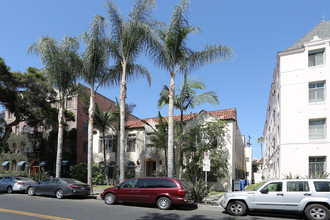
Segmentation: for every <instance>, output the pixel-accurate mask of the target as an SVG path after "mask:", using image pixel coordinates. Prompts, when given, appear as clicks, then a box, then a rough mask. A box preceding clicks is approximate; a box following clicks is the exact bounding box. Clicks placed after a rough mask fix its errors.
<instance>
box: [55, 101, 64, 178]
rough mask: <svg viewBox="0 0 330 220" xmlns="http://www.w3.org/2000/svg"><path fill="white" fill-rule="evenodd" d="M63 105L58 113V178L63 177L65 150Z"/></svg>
mask: <svg viewBox="0 0 330 220" xmlns="http://www.w3.org/2000/svg"><path fill="white" fill-rule="evenodd" d="M63 105H64V103H61V104H60V109H59V112H58V134H57V155H56V178H60V177H61V168H62V149H63V108H64V107H63Z"/></svg>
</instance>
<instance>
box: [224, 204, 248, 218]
mask: <svg viewBox="0 0 330 220" xmlns="http://www.w3.org/2000/svg"><path fill="white" fill-rule="evenodd" d="M227 212H228V213H229V214H230V215H236V216H241V215H244V214H245V212H246V205H245V203H244V202H241V201H232V202H230V203H229V204H228V206H227Z"/></svg>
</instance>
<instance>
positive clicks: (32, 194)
mask: <svg viewBox="0 0 330 220" xmlns="http://www.w3.org/2000/svg"><path fill="white" fill-rule="evenodd" d="M27 193H28V195H29V196H34V188H33V187H30V188H28V191H27Z"/></svg>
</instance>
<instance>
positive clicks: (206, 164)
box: [203, 152, 211, 187]
mask: <svg viewBox="0 0 330 220" xmlns="http://www.w3.org/2000/svg"><path fill="white" fill-rule="evenodd" d="M210 170H211V161H210V157H209V153H208V152H204V159H203V171H205V186H206V187H207V172H209V171H210Z"/></svg>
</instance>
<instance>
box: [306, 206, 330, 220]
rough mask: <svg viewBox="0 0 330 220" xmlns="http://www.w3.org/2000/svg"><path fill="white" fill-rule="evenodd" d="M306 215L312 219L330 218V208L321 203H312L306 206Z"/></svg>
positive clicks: (324, 219)
mask: <svg viewBox="0 0 330 220" xmlns="http://www.w3.org/2000/svg"><path fill="white" fill-rule="evenodd" d="M304 212H305V215H306V217H307V218H308V219H310V220H315V219H317V220H326V219H329V209H328V208H327V207H325V206H324V205H321V204H312V205H309V206H307V207H306V208H305V210H304Z"/></svg>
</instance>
